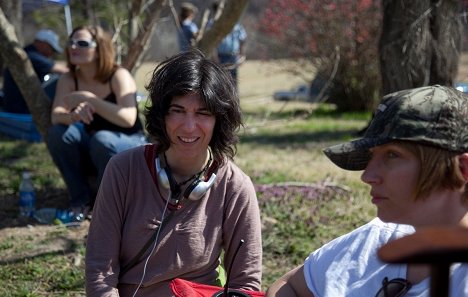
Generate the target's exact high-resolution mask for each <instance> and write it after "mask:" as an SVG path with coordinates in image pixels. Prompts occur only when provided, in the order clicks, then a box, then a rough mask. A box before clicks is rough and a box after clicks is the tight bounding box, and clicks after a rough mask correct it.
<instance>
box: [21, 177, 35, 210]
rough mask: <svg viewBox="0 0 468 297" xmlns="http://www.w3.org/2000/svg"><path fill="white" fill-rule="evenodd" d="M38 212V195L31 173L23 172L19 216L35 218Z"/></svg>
mask: <svg viewBox="0 0 468 297" xmlns="http://www.w3.org/2000/svg"><path fill="white" fill-rule="evenodd" d="M35 210H36V193H35V192H34V186H33V184H32V181H31V175H30V173H29V171H24V172H23V179H22V180H21V183H20V186H19V212H20V213H19V215H20V217H33V216H34V211H35Z"/></svg>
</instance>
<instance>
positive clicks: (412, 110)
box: [324, 85, 468, 170]
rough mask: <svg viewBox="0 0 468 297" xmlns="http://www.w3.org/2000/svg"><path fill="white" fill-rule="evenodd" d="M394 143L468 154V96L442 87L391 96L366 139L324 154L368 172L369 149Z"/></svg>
mask: <svg viewBox="0 0 468 297" xmlns="http://www.w3.org/2000/svg"><path fill="white" fill-rule="evenodd" d="M393 140H402V141H410V142H415V143H420V144H425V145H430V146H435V147H439V148H443V149H446V150H449V151H453V152H460V153H463V152H468V95H467V94H465V93H462V92H460V91H457V90H456V89H454V88H450V87H444V86H440V85H435V86H428V87H421V88H415V89H409V90H403V91H398V92H395V93H392V94H388V95H386V96H385V97H383V98H382V101H381V103H380V104H379V106H378V107H377V110H376V111H375V114H374V118H373V119H372V121H371V123H370V125H369V128H367V131H366V133H365V134H364V137H363V138H361V139H358V140H354V141H350V142H347V143H343V144H339V145H335V146H331V147H328V148H326V149H324V153H325V155H327V157H328V158H329V159H330V160H331V161H332V162H333V163H335V164H336V165H337V166H339V167H341V168H343V169H347V170H364V169H365V168H366V166H367V162H369V160H370V157H371V155H370V152H369V149H370V148H372V147H375V146H378V145H382V144H386V143H389V142H391V141H393Z"/></svg>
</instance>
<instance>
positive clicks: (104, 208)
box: [85, 158, 131, 297]
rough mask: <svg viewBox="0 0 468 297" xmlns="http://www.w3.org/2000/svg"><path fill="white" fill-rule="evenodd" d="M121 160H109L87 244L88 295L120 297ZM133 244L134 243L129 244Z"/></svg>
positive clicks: (122, 217)
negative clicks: (118, 288) (118, 286)
mask: <svg viewBox="0 0 468 297" xmlns="http://www.w3.org/2000/svg"><path fill="white" fill-rule="evenodd" d="M118 164H120V163H119V161H115V160H114V159H113V158H111V160H110V161H109V163H108V165H107V167H106V170H105V172H104V176H103V178H102V182H101V187H100V188H99V192H98V195H97V197H96V203H95V205H94V209H93V219H92V220H91V223H90V227H89V232H88V238H87V243H86V257H85V261H86V263H85V264H86V265H85V267H86V269H85V280H86V284H85V286H86V296H88V297H98V296H99V297H101V296H106V297H118V296H119V293H118V290H117V285H118V282H119V274H120V269H121V267H120V265H121V264H120V249H121V246H122V242H121V241H122V234H121V232H122V229H123V224H124V218H125V216H124V208H125V207H124V203H125V193H127V192H128V188H127V183H126V180H125V177H124V176H123V175H122V172H120V170H119V168H118V166H117V165H118ZM128 244H131V243H128Z"/></svg>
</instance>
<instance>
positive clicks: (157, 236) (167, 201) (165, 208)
mask: <svg viewBox="0 0 468 297" xmlns="http://www.w3.org/2000/svg"><path fill="white" fill-rule="evenodd" d="M167 198H168V199H167V200H166V204H165V205H164V209H163V213H162V215H161V224H160V225H159V228H158V232H157V233H156V238H155V239H154V243H153V247H152V248H151V252H150V253H149V255H148V257H146V260H145V266H144V267H143V274H142V275H141V279H140V283H139V284H138V286H137V288H136V290H135V292H134V293H133V295H132V297H135V296H136V293H137V292H138V290H139V289H140V287H141V285H142V284H143V280H144V279H145V275H146V268H147V265H148V261H149V259H150V257H151V255H153V252H154V250H155V249H156V246H157V244H158V238H159V232H160V231H161V229H162V224H163V222H164V216H165V214H166V210H167V206H168V204H169V200H170V199H171V190H169V195H168V197H167Z"/></svg>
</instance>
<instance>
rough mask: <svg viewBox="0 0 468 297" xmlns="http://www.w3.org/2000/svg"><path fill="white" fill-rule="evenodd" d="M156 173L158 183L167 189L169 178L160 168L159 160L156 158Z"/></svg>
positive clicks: (169, 185)
mask: <svg viewBox="0 0 468 297" xmlns="http://www.w3.org/2000/svg"><path fill="white" fill-rule="evenodd" d="M156 171H157V175H158V180H159V183H161V185H162V186H163V187H164V188H165V189H169V188H170V187H171V184H170V182H169V177H168V176H167V173H166V170H165V169H164V168H161V163H160V158H159V157H158V158H156Z"/></svg>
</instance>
